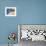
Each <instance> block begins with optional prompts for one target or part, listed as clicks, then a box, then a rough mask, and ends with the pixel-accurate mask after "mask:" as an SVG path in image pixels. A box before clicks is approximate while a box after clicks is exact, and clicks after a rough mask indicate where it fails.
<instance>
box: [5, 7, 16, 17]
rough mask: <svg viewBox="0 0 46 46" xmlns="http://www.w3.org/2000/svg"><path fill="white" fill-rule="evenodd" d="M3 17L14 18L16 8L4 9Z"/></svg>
mask: <svg viewBox="0 0 46 46" xmlns="http://www.w3.org/2000/svg"><path fill="white" fill-rule="evenodd" d="M5 16H16V7H5Z"/></svg>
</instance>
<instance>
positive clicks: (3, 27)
mask: <svg viewBox="0 0 46 46" xmlns="http://www.w3.org/2000/svg"><path fill="white" fill-rule="evenodd" d="M6 6H13V7H16V8H17V16H16V17H6V16H5V7H6ZM17 24H46V0H0V44H6V43H8V39H7V36H8V34H9V32H16V33H17ZM16 43H17V40H16Z"/></svg>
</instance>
